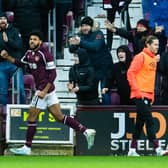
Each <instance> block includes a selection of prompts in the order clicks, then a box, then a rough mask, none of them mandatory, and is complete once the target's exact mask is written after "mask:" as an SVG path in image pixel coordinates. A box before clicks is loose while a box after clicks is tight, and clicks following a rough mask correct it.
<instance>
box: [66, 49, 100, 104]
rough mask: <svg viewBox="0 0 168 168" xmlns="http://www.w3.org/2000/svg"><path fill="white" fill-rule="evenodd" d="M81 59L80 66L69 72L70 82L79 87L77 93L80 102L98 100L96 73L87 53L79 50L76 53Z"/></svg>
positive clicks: (75, 66)
mask: <svg viewBox="0 0 168 168" xmlns="http://www.w3.org/2000/svg"><path fill="white" fill-rule="evenodd" d="M75 53H76V54H77V55H78V57H79V64H74V65H73V66H72V67H71V68H70V71H69V82H74V84H75V86H78V87H79V91H78V92H77V93H76V95H77V99H78V100H80V101H88V100H92V99H97V98H98V83H97V82H96V80H95V71H94V69H93V67H92V66H91V64H90V61H89V58H88V55H87V52H86V51H85V50H84V49H78V50H77V52H75Z"/></svg>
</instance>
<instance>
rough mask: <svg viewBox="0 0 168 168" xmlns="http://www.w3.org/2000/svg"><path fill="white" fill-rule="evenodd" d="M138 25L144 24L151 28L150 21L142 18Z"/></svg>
mask: <svg viewBox="0 0 168 168" xmlns="http://www.w3.org/2000/svg"><path fill="white" fill-rule="evenodd" d="M137 25H143V26H144V27H146V28H147V29H149V21H147V20H145V19H140V20H139V21H138V22H137Z"/></svg>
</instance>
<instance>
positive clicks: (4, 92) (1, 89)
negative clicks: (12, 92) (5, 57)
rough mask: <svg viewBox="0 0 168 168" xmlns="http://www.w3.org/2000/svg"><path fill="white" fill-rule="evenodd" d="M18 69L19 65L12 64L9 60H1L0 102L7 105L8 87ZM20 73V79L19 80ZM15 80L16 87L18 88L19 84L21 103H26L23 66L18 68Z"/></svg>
mask: <svg viewBox="0 0 168 168" xmlns="http://www.w3.org/2000/svg"><path fill="white" fill-rule="evenodd" d="M16 70H17V66H15V65H14V64H11V63H10V62H8V61H3V62H0V104H3V105H6V104H8V103H10V102H9V97H8V89H9V81H10V78H11V77H12V75H13V74H14V72H15V71H16ZM17 75H18V80H17ZM14 80H15V86H14V87H15V88H17V86H18V84H19V88H18V90H19V93H20V94H19V97H20V99H19V103H20V104H25V103H26V95H25V91H24V80H23V71H22V69H21V68H19V69H18V70H17V72H16V73H15V75H14Z"/></svg>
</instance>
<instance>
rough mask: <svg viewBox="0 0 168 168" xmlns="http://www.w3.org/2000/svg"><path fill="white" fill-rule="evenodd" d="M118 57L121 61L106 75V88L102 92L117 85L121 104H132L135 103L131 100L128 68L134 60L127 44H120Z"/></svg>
mask: <svg viewBox="0 0 168 168" xmlns="http://www.w3.org/2000/svg"><path fill="white" fill-rule="evenodd" d="M117 57H118V59H119V62H118V63H115V64H114V65H113V66H112V67H111V71H109V74H108V75H107V76H106V77H105V88H103V89H102V92H103V93H105V92H106V91H110V88H112V86H116V87H117V91H118V94H119V95H120V104H122V105H131V104H133V103H132V101H131V100H130V86H129V84H128V81H127V70H128V68H129V66H130V63H131V60H132V57H131V52H130V50H129V48H128V47H127V46H126V45H121V46H119V47H118V48H117Z"/></svg>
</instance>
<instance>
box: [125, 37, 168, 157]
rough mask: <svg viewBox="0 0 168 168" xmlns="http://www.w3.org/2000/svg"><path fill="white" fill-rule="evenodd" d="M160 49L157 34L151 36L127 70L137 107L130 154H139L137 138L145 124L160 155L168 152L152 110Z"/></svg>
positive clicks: (150, 138)
mask: <svg viewBox="0 0 168 168" xmlns="http://www.w3.org/2000/svg"><path fill="white" fill-rule="evenodd" d="M158 49H159V40H158V38H157V37H155V36H149V37H148V38H147V39H146V42H145V48H144V49H143V51H142V52H140V53H139V54H137V55H136V56H135V57H134V59H133V61H132V63H131V65H130V68H129V69H128V72H127V78H128V81H129V84H130V87H131V96H130V97H131V99H134V101H135V104H136V108H137V117H136V124H135V132H134V133H133V139H132V142H131V148H130V149H129V152H128V156H139V154H138V153H137V152H136V148H137V140H138V139H139V138H140V136H141V132H142V130H143V126H144V124H145V125H146V129H147V136H148V139H149V141H150V142H151V143H152V144H153V147H154V149H155V151H156V153H157V155H158V156H163V155H165V154H168V151H165V150H163V149H162V148H161V147H160V146H159V144H158V140H157V139H156V135H155V131H154V121H153V117H152V112H151V103H153V102H154V86H155V74H156V66H157V61H159V57H157V56H156V54H157V52H158Z"/></svg>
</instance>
